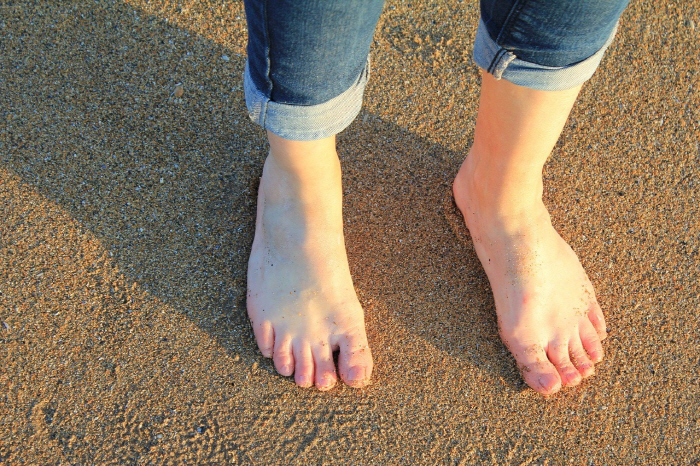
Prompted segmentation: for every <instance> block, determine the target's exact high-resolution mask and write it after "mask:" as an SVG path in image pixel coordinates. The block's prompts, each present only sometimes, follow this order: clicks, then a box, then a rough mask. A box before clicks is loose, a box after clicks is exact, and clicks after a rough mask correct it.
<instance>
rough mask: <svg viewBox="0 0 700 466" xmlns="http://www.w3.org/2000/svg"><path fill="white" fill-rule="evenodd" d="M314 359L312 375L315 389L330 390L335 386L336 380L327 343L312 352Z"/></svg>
mask: <svg viewBox="0 0 700 466" xmlns="http://www.w3.org/2000/svg"><path fill="white" fill-rule="evenodd" d="M312 353H313V357H314V364H315V367H316V368H315V369H314V374H315V379H316V388H318V389H319V390H330V389H331V388H333V386H335V383H336V381H337V380H338V378H337V377H336V375H335V363H334V362H333V351H332V350H331V346H330V345H329V344H328V343H325V344H323V345H319V346H317V347H315V348H314V349H313V350H312Z"/></svg>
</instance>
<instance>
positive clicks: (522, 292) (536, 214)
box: [453, 149, 606, 395]
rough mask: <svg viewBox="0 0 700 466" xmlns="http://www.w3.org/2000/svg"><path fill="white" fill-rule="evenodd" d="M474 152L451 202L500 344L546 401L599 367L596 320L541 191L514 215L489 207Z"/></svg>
mask: <svg viewBox="0 0 700 466" xmlns="http://www.w3.org/2000/svg"><path fill="white" fill-rule="evenodd" d="M473 152H474V149H472V153H470V155H469V156H468V157H467V159H466V160H465V162H464V163H463V164H462V167H461V169H460V171H459V173H458V175H457V178H456V179H455V182H454V185H453V192H454V196H455V201H456V202H457V206H458V207H459V209H460V210H461V211H462V214H463V216H464V219H465V221H466V224H467V227H468V228H469V231H470V233H471V236H472V239H473V242H474V248H475V249H476V252H477V255H478V256H479V260H480V261H481V263H482V265H483V266H484V269H485V270H486V274H487V275H488V278H489V282H490V283H491V288H492V290H493V295H494V299H495V302H496V313H497V314H498V327H499V331H500V334H501V338H502V339H503V342H504V343H505V344H506V346H507V347H508V349H509V350H510V352H511V353H512V354H513V356H514V357H515V360H516V361H517V364H518V367H519V369H520V371H521V373H522V376H523V379H524V380H525V382H526V383H527V384H528V385H529V386H530V387H532V388H533V389H535V390H536V391H538V392H540V393H542V394H544V395H551V394H553V393H555V392H557V391H558V390H560V388H561V387H562V386H572V385H577V384H579V383H580V382H581V380H582V379H584V378H586V377H590V376H591V375H593V373H594V370H595V369H594V364H595V363H597V362H600V361H601V360H602V359H603V349H602V346H601V340H602V339H604V338H605V337H606V329H605V320H604V318H603V313H602V311H601V309H600V306H599V305H598V302H597V301H596V298H595V293H594V291H593V286H592V285H591V282H590V281H589V280H588V277H587V276H586V273H585V272H584V270H583V267H582V266H581V264H580V262H579V260H578V258H577V257H576V254H575V253H574V252H573V250H572V249H571V247H569V245H568V244H566V242H565V241H564V240H563V239H562V238H561V237H560V236H559V234H558V233H557V232H556V231H555V230H554V228H553V227H552V224H551V222H550V217H549V213H548V212H547V210H546V208H545V206H544V204H543V203H542V201H541V186H540V189H535V190H533V195H532V196H530V197H528V196H526V195H523V196H522V197H521V198H520V199H519V202H518V203H517V209H513V210H514V211H513V212H508V209H507V208H504V206H503V205H499V206H495V205H494V202H493V199H494V198H495V196H494V194H493V193H492V192H490V188H493V187H491V186H484V183H482V182H480V180H481V179H482V178H480V176H479V175H480V174H479V173H478V171H477V163H476V162H475V158H476V155H475V154H473ZM497 190H498V188H496V189H494V191H497ZM537 191H539V192H537ZM538 194H539V195H538Z"/></svg>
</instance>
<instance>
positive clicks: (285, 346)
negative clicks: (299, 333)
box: [272, 338, 294, 377]
mask: <svg viewBox="0 0 700 466" xmlns="http://www.w3.org/2000/svg"><path fill="white" fill-rule="evenodd" d="M272 360H273V361H274V363H275V369H277V372H279V373H280V374H282V375H284V376H285V377H289V376H290V375H292V374H293V373H294V355H293V354H292V341H291V339H290V338H277V339H275V350H274V352H273V355H272Z"/></svg>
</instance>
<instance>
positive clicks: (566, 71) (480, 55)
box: [473, 20, 617, 91]
mask: <svg viewBox="0 0 700 466" xmlns="http://www.w3.org/2000/svg"><path fill="white" fill-rule="evenodd" d="M616 32H617V25H615V28H614V29H613V31H612V33H611V34H610V37H608V40H607V41H606V42H605V45H603V47H601V49H600V50H598V51H597V52H596V53H594V54H593V55H591V56H590V57H588V58H586V59H585V60H581V61H580V62H578V63H573V64H571V65H567V66H545V65H538V64H537V63H532V62H529V61H525V60H521V59H520V58H518V57H517V56H515V55H514V54H513V53H512V52H510V51H508V50H506V49H505V48H503V47H501V46H499V45H498V44H497V43H496V41H494V40H493V39H492V38H491V36H490V35H489V33H488V31H487V30H486V25H485V24H484V22H483V20H479V27H478V29H477V31H476V39H475V40H474V55H473V57H474V62H475V63H476V64H477V66H479V67H480V68H482V69H484V70H485V71H486V72H487V73H489V74H492V75H493V76H494V77H495V78H496V79H505V80H506V81H509V82H511V83H513V84H517V85H518V86H524V87H528V88H530V89H536V90H541V91H562V90H565V89H571V88H574V87H576V86H578V85H581V84H583V83H584V82H586V81H588V80H589V79H590V78H591V76H593V73H595V71H596V69H597V68H598V65H600V61H601V60H602V59H603V55H604V54H605V51H606V50H607V48H608V46H609V45H610V44H611V43H612V41H613V39H614V38H615V33H616Z"/></svg>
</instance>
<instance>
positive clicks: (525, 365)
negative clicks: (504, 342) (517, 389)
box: [513, 345, 561, 395]
mask: <svg viewBox="0 0 700 466" xmlns="http://www.w3.org/2000/svg"><path fill="white" fill-rule="evenodd" d="M513 356H514V357H515V360H516V362H517V363H518V368H519V369H520V373H521V374H522V376H523V380H525V383H527V384H528V385H529V386H530V387H531V388H532V389H533V390H535V391H536V392H539V393H541V394H543V395H552V394H554V393H556V392H558V391H559V390H560V389H561V377H560V376H559V372H558V371H557V369H556V367H554V365H553V364H552V363H551V362H550V361H549V358H548V357H547V353H546V352H545V350H544V348H543V347H542V346H540V345H531V346H527V347H523V348H522V349H520V350H518V351H513Z"/></svg>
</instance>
